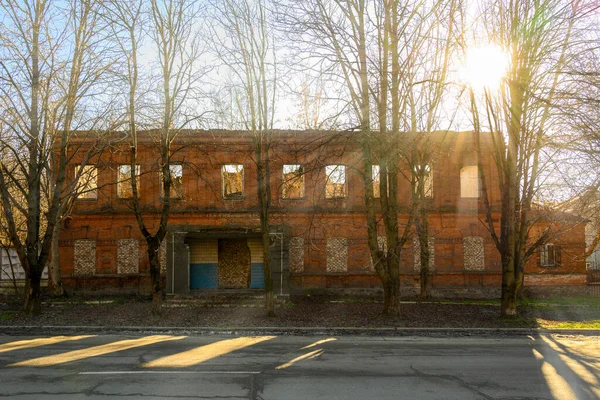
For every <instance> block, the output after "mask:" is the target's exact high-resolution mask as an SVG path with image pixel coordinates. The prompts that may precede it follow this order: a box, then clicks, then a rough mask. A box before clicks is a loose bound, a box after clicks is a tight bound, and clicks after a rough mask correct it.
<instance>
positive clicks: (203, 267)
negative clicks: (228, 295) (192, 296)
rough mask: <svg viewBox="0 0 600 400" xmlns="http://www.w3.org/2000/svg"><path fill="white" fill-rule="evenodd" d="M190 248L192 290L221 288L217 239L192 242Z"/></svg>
mask: <svg viewBox="0 0 600 400" xmlns="http://www.w3.org/2000/svg"><path fill="white" fill-rule="evenodd" d="M188 245H189V247H190V289H216V288H218V287H219V274H218V265H219V257H218V254H219V250H218V241H217V239H204V240H192V241H190V242H189V243H188Z"/></svg>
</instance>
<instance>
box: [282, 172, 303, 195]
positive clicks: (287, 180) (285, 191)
mask: <svg viewBox="0 0 600 400" xmlns="http://www.w3.org/2000/svg"><path fill="white" fill-rule="evenodd" d="M287 166H297V167H298V170H300V173H299V174H296V176H295V177H294V178H292V179H286V178H285V175H286V172H285V167H287ZM294 172H296V171H291V172H288V174H291V173H294ZM304 174H305V171H304V165H302V164H283V165H282V167H281V175H282V184H281V198H282V199H284V200H298V199H303V198H304V197H305V195H306V192H305V190H306V187H305V184H304ZM297 179H300V180H301V182H300V183H301V195H300V196H294V197H290V196H289V195H288V194H287V193H288V189H287V188H288V186H289V182H295V181H296V180H297ZM286 183H287V184H288V185H286Z"/></svg>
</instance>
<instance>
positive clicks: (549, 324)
mask: <svg viewBox="0 0 600 400" xmlns="http://www.w3.org/2000/svg"><path fill="white" fill-rule="evenodd" d="M537 323H538V325H539V326H540V327H541V328H547V329H600V320H599V319H593V320H585V321H549V320H545V319H541V318H538V319H537Z"/></svg>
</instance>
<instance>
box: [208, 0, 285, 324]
mask: <svg viewBox="0 0 600 400" xmlns="http://www.w3.org/2000/svg"><path fill="white" fill-rule="evenodd" d="M213 7H214V9H215V11H216V15H215V28H216V29H214V31H213V32H214V33H213V35H214V38H215V39H216V40H215V44H216V47H215V51H216V52H217V54H218V55H219V59H220V60H221V61H222V62H223V63H224V64H225V66H226V67H227V68H228V70H229V71H230V72H231V73H232V74H233V75H234V76H235V77H236V78H237V82H236V83H237V85H239V92H240V93H241V94H242V95H243V97H244V100H245V101H244V102H240V101H238V102H237V104H236V105H237V107H238V109H239V114H240V115H241V116H242V121H241V122H242V125H243V127H244V128H245V129H247V130H249V131H250V132H252V135H253V144H254V162H255V163H256V168H257V183H258V204H259V214H260V224H261V238H262V248H263V263H264V279H265V291H266V297H265V305H266V311H267V315H269V316H273V315H275V307H274V301H273V300H274V299H273V279H272V275H271V254H270V248H271V237H270V230H271V229H270V209H271V170H270V162H271V156H270V154H271V146H272V135H271V131H272V129H273V119H274V115H275V104H274V103H275V96H276V90H275V89H276V80H277V68H276V52H275V48H274V43H273V34H272V32H271V25H270V23H271V21H270V12H269V10H268V8H267V6H266V2H265V0H257V1H249V0H224V1H219V2H214V3H213Z"/></svg>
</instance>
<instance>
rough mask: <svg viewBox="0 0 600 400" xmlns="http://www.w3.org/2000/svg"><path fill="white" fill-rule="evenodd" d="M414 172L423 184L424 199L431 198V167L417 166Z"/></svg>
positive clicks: (427, 165)
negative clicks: (421, 179) (421, 178)
mask: <svg viewBox="0 0 600 400" xmlns="http://www.w3.org/2000/svg"><path fill="white" fill-rule="evenodd" d="M415 172H416V174H417V176H418V177H421V176H422V177H423V179H424V180H425V182H424V183H423V185H424V187H423V189H424V193H425V197H426V198H428V199H431V198H433V172H431V165H429V164H425V165H417V166H415ZM461 188H462V170H461ZM462 197H464V196H462Z"/></svg>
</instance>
